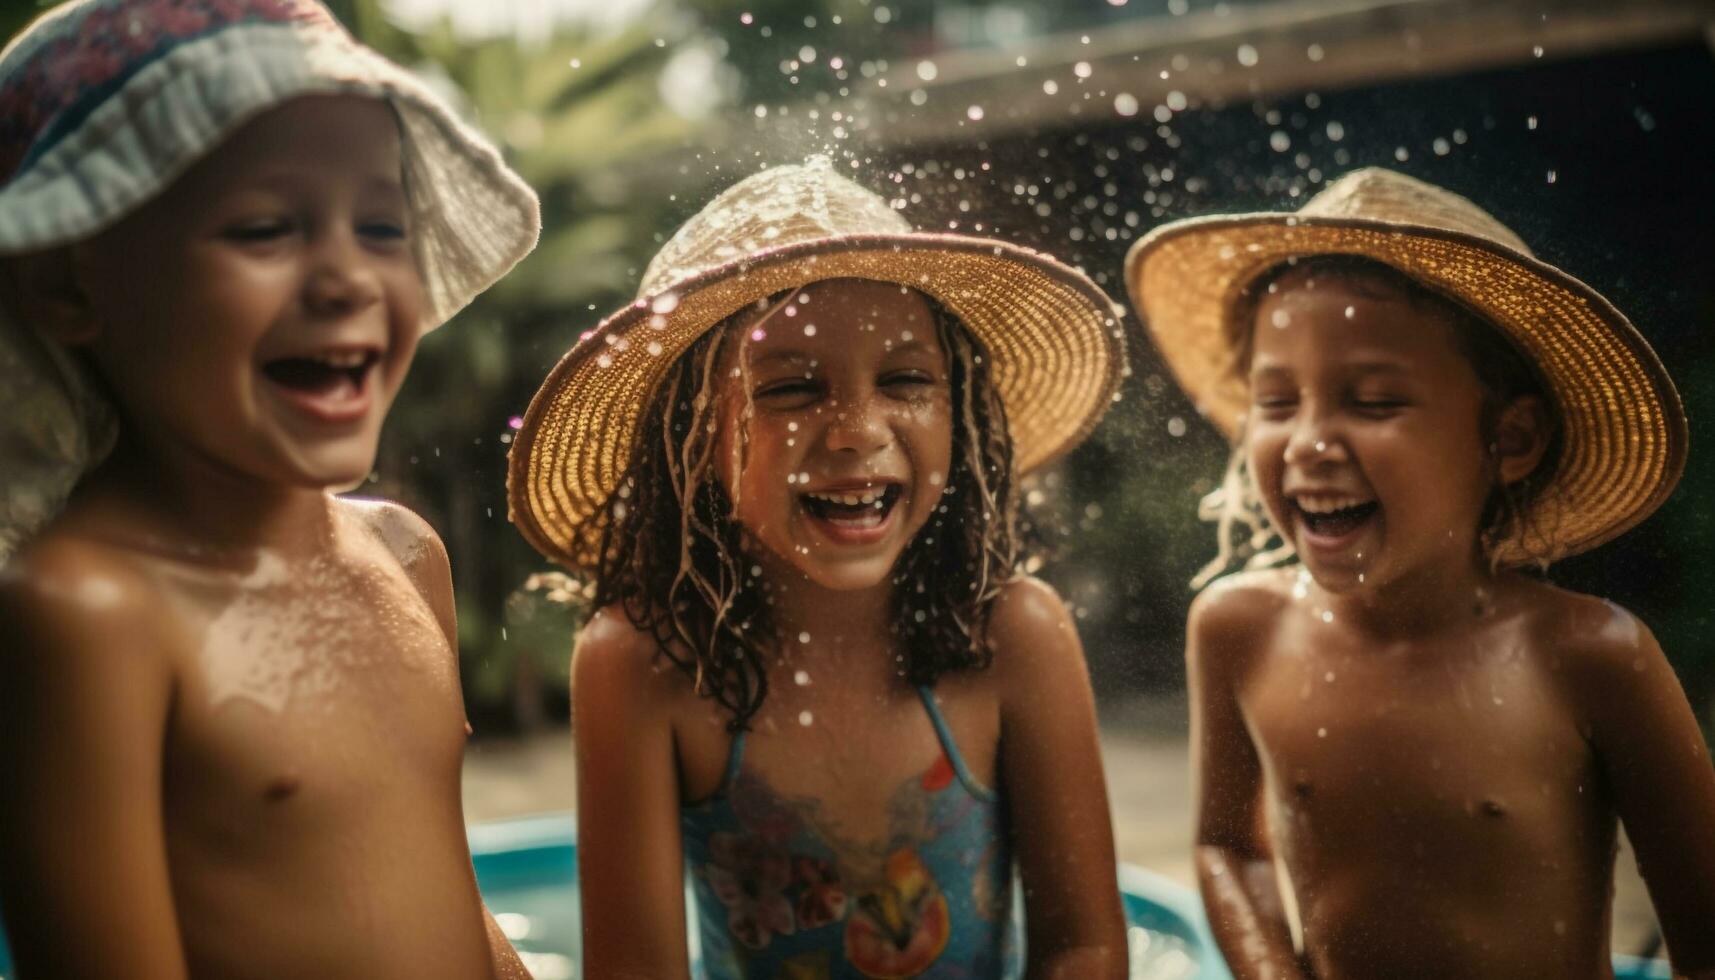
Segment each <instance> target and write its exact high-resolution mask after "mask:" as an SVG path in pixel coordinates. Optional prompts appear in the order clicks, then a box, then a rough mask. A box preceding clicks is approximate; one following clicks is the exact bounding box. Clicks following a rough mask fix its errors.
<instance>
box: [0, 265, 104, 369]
mask: <svg viewBox="0 0 1715 980" xmlns="http://www.w3.org/2000/svg"><path fill="white" fill-rule="evenodd" d="M3 272H4V275H3V276H0V286H3V288H4V291H5V300H6V304H7V306H8V308H10V309H11V310H13V312H15V313H16V314H18V315H19V316H20V317H21V318H22V319H23V320H24V322H26V323H29V324H30V325H31V326H33V327H35V328H36V329H37V330H39V331H41V332H42V334H44V335H45V336H47V337H50V338H52V339H54V340H57V341H59V342H60V343H62V344H65V345H67V346H68V347H76V346H82V345H85V344H90V343H93V342H94V341H95V339H96V338H97V337H98V336H99V335H100V333H101V324H100V321H99V320H97V319H96V316H95V310H94V308H93V307H92V305H91V304H90V302H89V295H88V293H87V292H86V291H85V290H84V288H83V283H82V279H81V277H80V276H79V275H78V263H77V258H76V256H75V255H74V254H73V252H72V249H70V248H56V249H50V250H48V251H45V252H33V253H31V254H28V255H19V256H16V257H13V258H11V259H8V260H7V261H6V263H5V265H4V267H3Z"/></svg>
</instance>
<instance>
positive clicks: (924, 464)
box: [510, 160, 1125, 980]
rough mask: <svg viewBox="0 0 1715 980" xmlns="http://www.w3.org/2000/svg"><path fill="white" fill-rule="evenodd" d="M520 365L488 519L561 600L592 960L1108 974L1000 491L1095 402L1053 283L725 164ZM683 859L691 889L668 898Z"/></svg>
mask: <svg viewBox="0 0 1715 980" xmlns="http://www.w3.org/2000/svg"><path fill="white" fill-rule="evenodd" d="M641 296H642V298H641V299H640V300H639V301H638V302H637V303H635V304H633V305H632V306H630V307H628V308H626V309H624V310H622V311H620V312H619V313H617V314H615V315H614V316H612V317H610V318H609V319H608V320H606V321H604V322H603V323H602V324H600V325H599V326H597V327H596V328H595V329H594V330H593V331H592V332H591V333H590V334H589V335H588V336H586V337H585V338H584V339H583V340H582V341H581V342H580V343H579V344H578V345H577V346H576V347H574V348H573V349H572V350H571V352H570V353H568V354H567V355H566V357H565V359H564V360H562V361H561V362H560V364H559V366H558V367H556V368H555V369H554V371H553V373H551V374H550V375H549V377H548V380H547V381H546V382H544V384H543V386H542V389H541V390H540V391H539V392H538V393H537V395H536V398H535V400H534V401H533V402H532V403H531V406H530V410H529V412H528V413H527V414H526V415H525V419H524V427H523V429H522V430H521V431H520V432H519V434H518V438H517V441H516V442H514V443H513V449H512V469H511V484H510V486H511V500H512V512H513V520H514V522H515V523H517V524H518V526H519V528H520V530H521V531H522V532H523V533H524V535H525V537H527V538H528V539H529V540H530V541H531V543H532V544H534V545H535V546H536V547H537V548H539V549H540V550H541V551H542V552H543V553H544V554H546V555H548V556H549V557H551V558H554V559H555V560H557V561H560V562H561V563H563V564H565V565H567V566H568V567H570V568H572V569H574V570H576V571H579V572H581V573H583V574H584V575H585V576H587V577H588V578H589V579H591V580H592V581H593V583H594V585H595V592H596V604H597V606H598V607H599V608H600V611H599V612H598V613H597V614H596V616H595V617H594V618H593V619H592V620H591V621H590V623H589V624H588V625H587V626H586V627H585V628H584V630H583V633H582V635H581V636H580V637H579V639H578V645H577V651H576V653H575V654H574V658H573V664H572V702H573V704H572V710H573V726H574V731H575V735H576V748H577V761H578V804H579V813H578V820H579V834H580V838H579V845H580V847H579V861H580V868H579V880H580V887H581V889H582V894H583V916H584V918H583V927H584V958H585V963H584V966H585V969H586V970H587V971H588V973H589V975H590V976H598V977H638V978H642V977H647V978H650V980H672V978H675V977H681V978H682V977H686V976H688V975H689V974H688V964H687V955H686V943H685V939H684V937H685V925H686V918H687V916H690V917H691V918H692V919H693V920H694V921H695V923H696V929H697V931H698V934H699V935H700V937H701V949H702V956H703V967H704V969H705V970H706V971H707V972H706V975H707V976H709V977H711V978H719V980H738V978H747V977H756V978H774V977H800V976H802V977H827V978H860V977H918V976H921V977H939V978H948V980H950V978H978V977H982V978H991V977H992V978H998V977H1009V976H1015V975H1016V974H1017V971H1018V967H1019V963H1018V957H1017V949H1016V946H1015V944H1014V937H1013V935H1012V930H1011V929H1010V926H1011V922H1012V909H1013V901H1012V895H1013V889H1012V881H1013V867H1014V859H1015V858H1016V861H1017V867H1018V871H1019V876H1020V878H1021V879H1022V882H1023V886H1024V911H1025V919H1026V922H1027V924H1028V936H1027V938H1028V942H1027V943H1026V949H1027V958H1028V964H1027V966H1028V969H1029V973H1030V975H1031V976H1033V977H1062V978H1067V980H1071V978H1078V980H1098V978H1118V977H1123V976H1124V975H1125V934H1124V926H1123V923H1122V920H1121V915H1120V908H1119V897H1118V891H1117V889H1116V886H1115V880H1114V879H1115V873H1114V860H1113V840H1112V834H1111V831H1110V829H1109V826H1108V807H1107V799H1106V791H1105V788H1104V785H1103V779H1102V770H1101V759H1100V756H1099V754H1098V751H1097V743H1096V731H1095V715H1094V705H1093V699H1092V696H1091V692H1090V683H1089V678H1088V673H1087V670H1086V668H1085V664H1084V657H1083V652H1082V650H1081V648H1080V646H1079V644H1078V638H1077V634H1076V632H1075V631H1074V629H1073V626H1072V621H1071V617H1070V616H1068V615H1067V612H1066V609H1065V607H1064V606H1063V605H1062V604H1061V602H1060V600H1059V598H1058V597H1057V596H1055V595H1054V593H1053V592H1052V591H1050V590H1049V589H1048V588H1047V587H1046V586H1044V585H1043V584H1042V583H1040V582H1038V581H1036V580H1034V579H1031V578H1029V577H1027V576H1024V575H1022V574H1020V573H1018V572H1016V571H1015V564H1016V562H1017V559H1018V549H1017V538H1016V532H1015V524H1014V521H1015V513H1016V506H1017V505H1016V491H1015V487H1016V482H1015V480H1016V477H1017V475H1018V474H1019V473H1021V472H1025V471H1028V470H1030V469H1032V468H1034V467H1036V466H1039V465H1041V464H1042V463H1044V462H1046V461H1047V460H1050V459H1052V458H1054V457H1055V456H1057V455H1058V454H1060V453H1062V452H1065V451H1066V450H1068V449H1069V448H1071V447H1072V446H1073V445H1074V444H1076V443H1077V442H1078V441H1079V440H1080V439H1082V438H1083V436H1084V435H1086V434H1087V433H1088V432H1089V430H1090V428H1091V427H1092V426H1093V425H1094V424H1095V422H1096V419H1097V418H1099V417H1100V415H1101V413H1102V411H1103V410H1104V409H1105V408H1106V406H1107V405H1108V403H1109V402H1110V401H1111V400H1112V395H1113V392H1114V391H1115V389H1116V387H1117V385H1118V383H1119V378H1120V374H1121V367H1122V364H1123V357H1124V349H1123V346H1122V342H1121V335H1120V334H1119V327H1118V324H1117V322H1116V316H1115V313H1114V311H1113V309H1112V307H1111V305H1110V303H1109V301H1108V300H1107V299H1106V298H1105V297H1104V296H1103V294H1102V293H1101V291H1100V290H1099V289H1097V287H1096V286H1095V285H1093V284H1092V283H1090V282H1089V280H1088V279H1086V278H1085V277H1084V276H1082V275H1080V274H1079V273H1077V272H1075V271H1073V270H1072V269H1069V268H1067V267H1065V266H1063V265H1061V264H1060V263H1058V262H1056V261H1054V260H1052V259H1050V258H1048V257H1046V256H1042V255H1039V254H1037V253H1034V252H1029V251H1026V250H1024V249H1020V248H1016V247H1014V246H1011V245H1007V244H1004V243H1000V242H994V241H989V240H986V239H977V238H969V237H963V236H955V235H937V234H925V233H920V232H916V231H914V230H912V229H911V227H910V225H909V224H908V223H907V222H906V221H905V220H904V218H902V217H901V216H900V215H899V214H898V213H897V212H896V211H894V210H893V208H892V207H890V206H889V203H888V202H887V201H886V200H884V199H882V198H880V197H877V196H876V195H874V194H872V193H870V192H869V191H867V190H864V189H862V188H860V187H858V186H857V185H855V184H853V183H852V182H851V181H849V180H846V179H844V178H842V177H840V176H839V175H838V174H836V173H835V172H834V170H833V168H832V167H831V165H829V164H828V163H827V161H826V160H817V161H815V162H812V163H811V164H810V165H807V166H792V167H780V168H776V169H773V170H768V171H765V172H763V173H761V174H758V175H756V176H753V177H751V178H749V179H747V180H744V181H742V182H740V183H739V184H737V185H735V186H734V187H732V188H730V189H729V190H727V191H726V192H725V193H724V194H722V195H720V196H719V197H717V198H716V199H715V200H714V201H713V202H711V203H710V204H709V205H708V206H707V207H706V208H704V209H703V211H702V212H701V213H700V214H698V215H697V216H696V217H694V218H692V219H691V221H689V222H688V223H686V225H685V226H684V227H683V228H681V229H680V230H679V231H678V233H676V234H675V235H674V237H673V238H672V240H670V241H669V242H668V243H667V244H666V245H665V246H664V247H663V248H662V250H661V252H660V254H659V255H657V256H656V258H655V260H654V262H653V263H651V265H650V268H649V270H648V272H647V273H646V274H645V276H644V284H643V288H642V290H641ZM687 871H688V872H689V875H690V878H691V881H692V883H693V890H694V900H693V901H692V902H691V903H689V906H690V907H689V908H687V902H686V900H685V876H686V873H687Z"/></svg>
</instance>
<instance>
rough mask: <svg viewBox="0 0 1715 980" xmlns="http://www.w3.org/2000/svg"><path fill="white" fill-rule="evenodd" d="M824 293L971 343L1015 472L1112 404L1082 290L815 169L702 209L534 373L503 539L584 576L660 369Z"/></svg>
mask: <svg viewBox="0 0 1715 980" xmlns="http://www.w3.org/2000/svg"><path fill="white" fill-rule="evenodd" d="M839 278H856V279H873V280H879V281H882V282H891V283H898V284H900V285H904V286H910V287H912V288H914V289H918V290H921V291H922V292H924V293H925V294H927V295H929V296H932V297H934V298H935V300H936V301H938V302H939V303H941V304H942V305H943V306H945V307H946V308H947V309H948V310H949V311H950V312H951V313H952V314H953V315H955V316H957V317H958V318H959V320H960V321H962V322H963V323H964V325H965V327H966V328H967V329H969V330H970V332H971V334H972V335H973V336H974V337H976V338H977V339H978V340H979V341H981V342H982V344H983V346H984V347H986V348H987V349H988V352H989V356H990V368H991V373H992V376H993V378H994V383H995V386H996V387H997V389H998V390H999V392H1000V397H1001V399H1002V401H1003V402H1004V403H1005V405H1006V410H1007V418H1008V422H1009V424H1010V428H1011V432H1012V439H1013V445H1014V460H1015V462H1016V464H1017V466H1018V469H1019V470H1020V471H1021V472H1022V471H1027V470H1030V469H1033V468H1035V467H1037V466H1040V465H1042V464H1043V463H1046V462H1048V461H1049V460H1052V459H1054V458H1055V457H1057V456H1059V455H1060V454H1061V453H1064V452H1066V451H1067V450H1069V449H1070V448H1072V446H1074V445H1076V444H1077V443H1078V442H1079V441H1080V440H1081V439H1083V438H1084V437H1085V436H1086V435H1088V434H1089V432H1090V430H1091V429H1093V428H1094V427H1095V425H1096V422H1097V420H1098V419H1100V418H1101V416H1102V413H1103V412H1104V411H1105V410H1106V409H1107V406H1108V405H1109V404H1110V403H1112V401H1113V400H1114V396H1115V393H1116V392H1117V390H1118V388H1119V384H1120V378H1121V375H1122V371H1123V369H1124V365H1125V335H1124V328H1123V327H1122V326H1121V317H1122V312H1121V309H1120V308H1119V307H1118V306H1117V305H1116V304H1114V303H1113V302H1112V301H1110V300H1109V299H1108V297H1107V296H1106V295H1105V294H1104V293H1103V292H1102V290H1101V289H1100V288H1098V287H1097V286H1096V285H1095V284H1094V283H1092V282H1091V281H1090V280H1089V279H1088V278H1087V277H1085V276H1084V275H1083V274H1082V273H1079V272H1077V271H1076V270H1073V269H1071V268H1068V267H1067V266H1065V265H1063V264H1061V263H1059V262H1057V261H1055V260H1054V259H1052V258H1050V257H1048V256H1046V255H1043V254H1040V253H1038V252H1034V251H1031V250H1029V249H1026V248H1021V247H1019V246H1016V245H1010V244H1007V243H1005V242H999V241H993V240H990V239H986V238H974V237H968V236H963V235H948V234H931V233H925V232H917V231H914V230H913V229H912V228H911V225H910V224H909V223H908V222H907V221H906V220H905V218H904V217H903V216H901V215H900V214H899V213H898V212H897V211H895V210H894V208H893V207H892V206H891V205H890V204H889V203H888V202H887V201H886V200H885V199H883V198H881V197H879V196H877V195H876V194H873V193H871V192H870V191H867V190H865V189H863V188H862V187H859V186H858V185H857V184H854V183H852V182H851V181H850V180H847V179H846V178H844V177H841V176H840V175H838V174H837V173H835V172H834V170H833V167H832V165H831V164H830V163H829V162H828V161H827V159H826V158H814V159H812V160H811V161H810V162H809V163H807V164H805V165H802V166H784V167H776V168H772V169H769V170H765V171H763V172H762V173H759V174H756V175H754V176H752V177H750V178H747V179H745V180H743V181H740V182H739V183H738V184H736V185H734V186H733V187H731V188H729V189H728V190H727V191H725V192H724V193H722V194H721V195H720V196H719V197H716V198H715V199H714V200H713V201H711V202H710V203H709V204H708V205H707V206H706V207H704V208H703V210H702V211H701V212H699V213H698V214H697V215H696V216H694V217H693V218H691V220H689V221H687V222H686V223H685V225H684V226H683V227H681V228H680V229H679V230H678V232H677V233H675V234H674V236H673V238H672V239H671V240H670V241H668V242H667V244H666V245H665V246H663V247H662V249H661V251H660V252H659V253H658V254H657V255H656V256H655V258H654V260H653V261H652V262H650V264H649V268H648V269H647V270H646V271H645V272H644V275H643V282H642V285H641V286H640V287H639V289H638V298H637V301H636V302H634V303H632V304H631V305H630V306H627V307H625V308H624V309H622V310H620V311H619V312H617V313H614V314H613V315H611V316H609V317H608V318H607V319H605V320H603V321H602V322H601V323H600V324H599V325H598V326H596V328H595V329H594V330H591V331H590V332H588V333H586V334H584V335H583V336H582V338H580V339H579V341H578V343H577V344H576V345H575V346H574V347H572V349H571V350H570V351H569V352H567V354H566V355H565V357H564V358H562V359H561V360H560V363H559V364H557V365H556V366H555V367H554V369H553V371H552V372H550V373H549V375H548V378H547V380H546V381H544V382H543V383H542V387H541V389H540V390H539V391H537V392H536V397H535V398H534V399H532V400H531V402H530V408H529V410H528V411H527V412H526V413H525V415H524V424H523V427H522V428H521V429H520V430H519V432H518V435H517V438H516V440H515V441H514V442H513V444H512V452H511V457H510V466H509V470H508V474H507V492H508V496H509V500H510V505H511V507H510V509H511V518H512V522H513V523H514V524H516V525H517V526H518V529H519V531H520V532H521V533H522V534H523V535H524V537H525V538H526V539H528V540H529V541H530V543H531V544H533V545H535V546H536V548H537V549H538V550H540V551H541V552H542V553H543V554H545V555H547V556H548V557H549V558H552V559H554V560H555V561H558V562H560V563H562V564H565V565H567V566H569V567H572V568H574V569H580V570H583V571H591V570H593V569H594V567H595V564H596V561H597V558H598V555H597V549H598V548H599V546H600V535H601V525H602V520H601V517H602V514H603V513H604V512H605V508H606V504H607V501H608V497H609V495H610V494H611V493H613V491H614V490H615V489H616V487H617V486H618V484H619V480H620V477H621V476H622V475H623V474H624V472H625V470H626V468H627V467H628V465H629V464H630V461H631V451H632V445H631V444H632V433H633V429H634V427H635V425H636V423H637V419H638V416H639V414H640V413H641V411H642V409H643V406H644V404H645V403H646V402H647V401H648V400H649V398H650V397H651V395H652V393H653V392H654V390H655V386H656V385H657V384H658V383H660V380H661V378H662V377H663V375H665V373H666V371H667V369H668V367H669V366H671V364H672V363H673V361H674V359H675V358H677V357H678V356H679V355H680V354H681V353H683V352H684V351H685V349H686V348H688V347H690V346H691V345H692V344H693V343H694V342H695V341H696V340H697V338H699V337H700V336H702V335H703V334H704V333H705V332H706V331H708V330H709V328H711V327H713V326H715V325H716V324H718V323H720V322H721V321H723V320H725V319H726V318H727V317H729V316H731V315H732V314H734V313H736V312H738V311H739V310H742V309H744V308H745V307H746V306H748V305H750V304H752V303H755V302H757V301H758V300H761V299H764V298H766V297H769V296H772V295H774V294H775V293H778V292H781V291H782V290H786V289H792V288H796V287H799V286H805V285H808V284H810V283H814V282H819V281H823V280H827V279H839Z"/></svg>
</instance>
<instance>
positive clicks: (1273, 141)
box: [1268, 129, 1292, 153]
mask: <svg viewBox="0 0 1715 980" xmlns="http://www.w3.org/2000/svg"><path fill="white" fill-rule="evenodd" d="M1268 148H1269V149H1271V150H1273V151H1274V152H1276V153H1285V152H1286V151H1287V150H1290V149H1292V136H1291V135H1290V134H1288V133H1287V132H1286V131H1285V130H1284V129H1277V130H1275V131H1274V132H1272V133H1270V134H1269V136H1268Z"/></svg>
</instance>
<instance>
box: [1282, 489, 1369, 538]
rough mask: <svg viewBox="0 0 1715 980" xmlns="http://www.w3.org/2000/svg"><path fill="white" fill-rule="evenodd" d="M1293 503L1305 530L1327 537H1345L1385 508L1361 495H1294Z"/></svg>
mask: <svg viewBox="0 0 1715 980" xmlns="http://www.w3.org/2000/svg"><path fill="white" fill-rule="evenodd" d="M1292 506H1293V509H1294V510H1296V511H1297V512H1298V519H1299V520H1300V521H1302V522H1303V523H1304V527H1305V530H1307V531H1309V532H1310V533H1311V534H1312V535H1314V536H1316V537H1318V538H1324V539H1338V538H1343V537H1345V536H1346V535H1348V534H1351V533H1352V532H1354V531H1356V530H1358V529H1359V528H1361V527H1363V526H1364V525H1365V524H1367V523H1369V521H1370V520H1371V518H1373V517H1375V516H1376V514H1377V513H1379V512H1380V511H1381V504H1380V503H1378V502H1377V501H1375V500H1364V499H1361V498H1357V497H1312V496H1303V497H1294V498H1293V499H1292Z"/></svg>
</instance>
